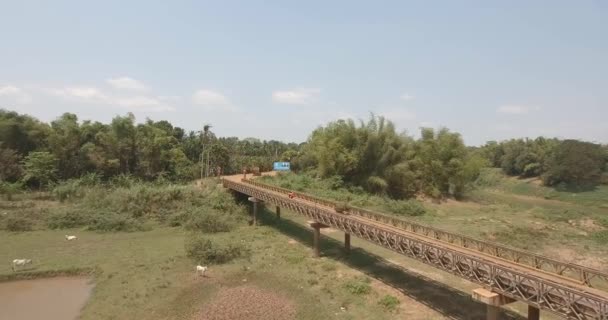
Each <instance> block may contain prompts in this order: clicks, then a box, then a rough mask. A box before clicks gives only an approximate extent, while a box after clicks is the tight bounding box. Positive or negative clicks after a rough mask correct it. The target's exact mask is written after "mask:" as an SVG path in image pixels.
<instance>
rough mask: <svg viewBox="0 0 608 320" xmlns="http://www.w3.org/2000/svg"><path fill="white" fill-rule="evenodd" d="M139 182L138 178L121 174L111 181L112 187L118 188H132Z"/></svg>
mask: <svg viewBox="0 0 608 320" xmlns="http://www.w3.org/2000/svg"><path fill="white" fill-rule="evenodd" d="M139 182H140V180H139V179H138V178H136V177H134V176H132V175H128V174H119V175H117V176H114V177H112V178H111V179H110V185H112V186H113V187H117V188H130V187H132V186H133V185H135V184H137V183H139Z"/></svg>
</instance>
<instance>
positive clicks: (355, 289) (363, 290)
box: [344, 278, 372, 295]
mask: <svg viewBox="0 0 608 320" xmlns="http://www.w3.org/2000/svg"><path fill="white" fill-rule="evenodd" d="M369 283H370V280H369V279H368V278H357V279H353V280H350V281H348V282H347V283H346V284H345V285H344V287H345V288H346V290H348V292H350V293H352V294H355V295H364V294H368V293H370V292H371V291H372V287H371V286H370V285H369Z"/></svg>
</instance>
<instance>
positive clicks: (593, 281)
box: [242, 180, 608, 289]
mask: <svg viewBox="0 0 608 320" xmlns="http://www.w3.org/2000/svg"><path fill="white" fill-rule="evenodd" d="M242 182H243V183H247V184H251V185H253V186H257V187H260V188H264V189H268V190H272V191H274V192H278V193H282V194H287V193H288V192H292V191H290V190H288V189H284V188H280V187H276V186H272V185H268V184H264V183H260V182H257V181H253V180H243V181H242ZM294 194H295V195H296V197H297V198H300V199H304V200H306V201H310V202H313V203H316V204H319V205H322V206H326V207H330V208H335V206H336V202H334V201H329V200H325V199H321V198H318V197H315V196H311V195H309V194H305V193H301V192H294ZM348 212H349V213H350V214H354V215H358V216H361V217H364V218H368V219H371V220H374V221H378V222H381V223H385V224H389V225H392V226H394V227H397V228H401V229H404V230H407V231H410V232H414V233H417V234H421V235H424V236H426V237H431V238H434V239H437V240H440V241H445V242H448V243H451V244H455V245H458V246H461V247H463V248H469V249H473V250H476V251H479V252H481V253H485V254H489V255H492V256H495V257H499V258H502V259H505V260H509V261H513V262H515V263H518V264H523V265H527V266H530V267H533V268H536V269H539V270H543V271H547V272H551V273H554V274H556V275H559V276H563V277H567V278H570V279H573V280H576V281H578V282H580V283H581V284H584V285H586V286H588V287H601V288H603V289H606V288H608V273H605V272H601V271H599V270H594V269H592V268H588V267H585V266H581V265H578V264H574V263H567V262H562V261H559V260H555V259H551V258H548V257H544V256H541V255H538V254H535V253H532V252H527V251H523V250H519V249H515V248H511V247H508V246H504V245H501V244H497V243H492V242H487V241H483V240H479V239H475V238H472V237H468V236H465V235H460V234H456V233H452V232H448V231H444V230H441V229H438V228H434V227H431V226H427V225H424V224H421V223H418V222H414V221H408V220H405V219H402V218H395V217H392V216H388V215H386V214H382V213H378V212H373V211H370V210H366V209H363V208H357V207H353V206H351V207H350V209H349V211H348Z"/></svg>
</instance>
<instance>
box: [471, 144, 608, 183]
mask: <svg viewBox="0 0 608 320" xmlns="http://www.w3.org/2000/svg"><path fill="white" fill-rule="evenodd" d="M479 151H480V152H481V154H483V155H484V156H485V157H486V158H487V159H488V161H489V163H490V164H491V165H492V166H493V167H496V168H502V170H503V171H504V173H506V174H508V175H512V176H520V177H540V178H541V179H542V181H543V183H544V184H545V185H547V186H558V185H560V186H564V187H588V186H593V185H597V184H599V183H606V182H608V179H606V176H605V174H606V172H608V148H607V147H606V146H601V145H599V144H594V143H590V142H583V141H578V140H559V139H547V138H543V137H539V138H536V139H534V140H532V139H511V140H508V141H502V142H496V141H491V142H488V143H486V144H485V145H484V146H483V147H482V148H481V149H480V150H479Z"/></svg>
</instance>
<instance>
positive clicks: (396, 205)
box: [385, 200, 426, 217]
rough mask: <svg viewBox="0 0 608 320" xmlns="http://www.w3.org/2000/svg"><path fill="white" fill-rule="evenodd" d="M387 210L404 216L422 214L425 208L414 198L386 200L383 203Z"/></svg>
mask: <svg viewBox="0 0 608 320" xmlns="http://www.w3.org/2000/svg"><path fill="white" fill-rule="evenodd" d="M385 207H386V208H387V209H388V211H390V212H392V213H396V214H399V215H405V216H412V217H417V216H422V215H424V214H425V213H426V209H425V208H424V206H423V205H422V204H420V202H418V201H416V200H388V201H387V202H386V204H385Z"/></svg>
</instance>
